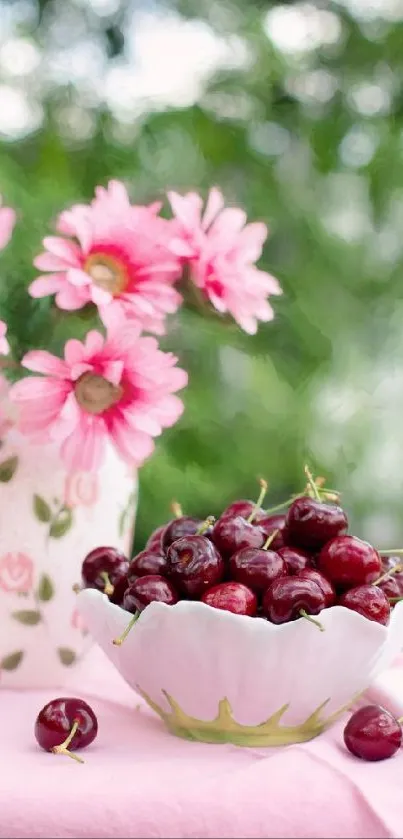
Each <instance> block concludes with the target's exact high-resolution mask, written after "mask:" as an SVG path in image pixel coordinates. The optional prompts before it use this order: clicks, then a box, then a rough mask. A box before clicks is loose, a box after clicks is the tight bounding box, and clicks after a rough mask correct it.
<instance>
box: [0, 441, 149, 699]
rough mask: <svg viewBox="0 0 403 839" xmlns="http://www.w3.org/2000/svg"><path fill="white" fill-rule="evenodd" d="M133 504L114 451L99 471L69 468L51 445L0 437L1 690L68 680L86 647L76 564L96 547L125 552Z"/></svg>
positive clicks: (128, 477) (129, 478)
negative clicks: (76, 587)
mask: <svg viewBox="0 0 403 839" xmlns="http://www.w3.org/2000/svg"><path fill="white" fill-rule="evenodd" d="M136 506H137V475H135V474H133V471H130V470H129V469H128V467H127V465H126V464H125V463H123V461H122V460H120V458H118V456H117V454H116V453H115V451H114V450H112V448H111V449H109V450H108V453H107V457H106V460H105V464H104V466H103V467H102V469H101V470H100V471H99V472H98V473H97V474H95V473H93V474H89V473H74V474H68V473H67V472H66V469H65V467H64V466H63V464H62V462H61V460H60V457H59V455H58V451H57V449H56V448H55V447H53V446H52V445H49V446H35V445H32V443H30V442H29V441H28V440H27V439H25V438H23V437H22V436H21V435H20V434H19V433H18V432H16V431H15V430H13V429H12V430H9V431H8V433H7V434H6V435H5V436H4V437H3V439H2V441H1V446H0V687H3V688H41V687H50V686H55V687H56V686H62V685H63V684H64V683H65V682H66V681H68V679H69V677H70V675H71V671H72V668H74V667H75V665H76V664H78V662H80V660H81V659H82V657H83V655H84V654H86V653H87V652H88V648H89V646H90V636H89V635H88V633H87V630H86V627H85V624H84V622H83V619H82V617H81V616H80V613H79V612H78V610H77V604H76V598H77V595H76V594H74V592H73V585H74V584H75V583H79V582H80V579H81V574H80V570H81V563H82V560H83V558H84V556H85V555H86V553H88V551H90V550H91V549H92V548H95V547H98V546H100V545H112V546H114V547H116V548H119V549H121V550H122V551H123V552H125V553H127V552H129V551H130V547H131V542H132V538H133V528H134V520H135V512H136ZM89 661H90V657H89Z"/></svg>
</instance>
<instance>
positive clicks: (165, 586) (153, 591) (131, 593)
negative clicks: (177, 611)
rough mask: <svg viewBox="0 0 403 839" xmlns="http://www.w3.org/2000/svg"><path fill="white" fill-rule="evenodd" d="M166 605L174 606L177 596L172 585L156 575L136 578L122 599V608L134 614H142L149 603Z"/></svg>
mask: <svg viewBox="0 0 403 839" xmlns="http://www.w3.org/2000/svg"><path fill="white" fill-rule="evenodd" d="M154 601H157V602H158V603H166V604H167V606H174V604H175V603H177V602H178V594H177V592H176V589H175V587H174V586H173V584H172V583H171V582H170V581H169V580H166V579H165V578H164V577H161V576H160V575H158V574H149V575H148V576H147V577H138V578H137V580H135V581H134V582H133V583H132V584H131V586H129V588H128V589H126V592H125V596H124V598H123V608H124V609H126V611H127V612H131V613H132V614H135V613H136V612H142V611H143V609H145V608H146V606H149V605H150V603H153V602H154Z"/></svg>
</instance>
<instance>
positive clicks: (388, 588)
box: [377, 575, 402, 608]
mask: <svg viewBox="0 0 403 839" xmlns="http://www.w3.org/2000/svg"><path fill="white" fill-rule="evenodd" d="M377 585H378V588H380V589H381V590H382V591H383V593H384V594H385V595H386V597H387V598H388V600H389V602H390V605H391V608H393V606H394V605H395V604H396V602H397V598H398V597H401V596H402V589H401V586H400V585H399V581H398V580H395V578H394V575H393V577H392V576H390V577H386V579H385V580H381V582H380V583H378V584H377ZM391 600H392V602H391Z"/></svg>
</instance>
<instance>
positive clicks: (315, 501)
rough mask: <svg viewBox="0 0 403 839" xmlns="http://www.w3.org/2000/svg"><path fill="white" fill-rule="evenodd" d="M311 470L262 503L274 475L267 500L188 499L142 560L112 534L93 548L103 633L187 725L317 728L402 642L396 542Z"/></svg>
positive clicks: (88, 586)
mask: <svg viewBox="0 0 403 839" xmlns="http://www.w3.org/2000/svg"><path fill="white" fill-rule="evenodd" d="M305 471H306V474H307V479H308V483H307V485H306V487H305V488H304V491H303V492H302V493H300V494H298V495H295V496H293V497H292V498H291V499H290V500H289V501H288V502H287V503H286V504H284V505H279V507H277V508H272V509H271V510H264V509H263V507H262V504H263V498H264V494H265V491H266V488H267V487H266V485H265V482H264V481H262V482H261V493H260V496H259V499H258V501H257V502H256V503H254V502H252V501H246V500H237V501H235V502H234V503H232V504H230V505H229V506H228V507H227V508H226V509H225V510H224V511H223V513H222V514H221V515H220V517H219V518H218V519H216V520H214V519H213V518H212V517H209V518H208V519H206V520H205V521H202V520H200V519H197V518H195V517H191V516H185V515H183V514H182V511H181V510H180V509H176V510H175V513H176V515H175V518H173V519H172V520H171V521H169V522H167V523H166V524H165V525H162V526H160V527H158V528H157V530H155V531H154V532H153V533H152V534H151V535H150V537H149V539H148V541H147V543H146V545H145V548H144V550H142V551H141V552H140V553H138V554H137V555H136V556H134V557H133V558H132V559H131V560H130V561H129V560H128V559H127V558H126V557H125V556H123V555H122V554H121V553H119V552H118V551H117V550H114V549H113V548H109V547H100V548H98V549H96V550H94V551H92V552H91V553H90V554H88V556H86V557H85V559H84V562H83V565H82V586H81V587H80V588H81V590H80V591H79V593H78V605H79V609H80V611H81V613H82V615H83V618H84V620H85V621H86V623H87V626H88V628H89V630H90V632H91V634H92V635H93V637H94V638H95V640H96V641H97V642H98V644H99V645H100V646H101V648H102V649H103V650H104V652H105V653H106V655H107V656H108V657H109V659H110V660H111V661H112V662H113V664H114V665H115V666H116V667H117V669H118V670H119V671H120V673H121V674H122V676H123V677H124V679H125V680H126V681H127V682H128V683H129V685H131V686H132V687H133V688H134V690H135V691H136V692H137V693H138V694H140V695H141V696H142V697H143V698H144V699H145V700H146V701H147V703H148V704H149V705H150V707H151V708H152V709H153V710H154V711H155V712H156V713H157V714H159V716H160V717H161V719H162V720H163V722H164V723H165V724H166V726H167V727H168V729H169V730H170V731H171V732H172V733H174V734H176V735H179V736H181V737H186V738H188V739H190V740H200V741H205V742H210V743H223V742H231V743H234V744H237V745H246V746H253V745H254V746H278V745H287V744H290V743H299V742H303V741H306V740H310V739H312V738H313V737H315V736H317V735H318V734H320V732H321V731H322V730H324V729H325V728H327V727H328V726H329V725H331V724H332V722H333V721H335V720H336V719H337V718H338V716H339V715H340V714H341V713H342V712H343V711H344V710H345V709H346V708H347V707H349V706H351V705H352V704H353V703H354V702H355V700H356V699H357V698H358V697H359V696H360V695H361V694H362V693H363V692H364V691H365V690H366V689H367V688H368V687H369V686H370V684H371V682H372V681H373V679H374V678H375V676H377V674H378V673H379V672H380V671H381V670H383V669H384V668H386V667H388V666H389V664H390V663H391V661H392V660H393V658H394V657H395V656H396V655H397V654H398V652H399V651H400V650H401V648H402V646H403V605H402V603H401V602H400V600H401V598H402V597H403V573H401V566H400V564H399V562H400V561H399V558H398V556H396V555H393V554H396V552H393V554H392V552H390V551H389V552H386V551H385V552H383V551H379V550H377V549H376V548H374V547H373V546H372V545H370V544H369V543H368V542H365V541H363V540H362V539H360V538H358V537H356V536H354V535H351V534H349V533H348V520H347V515H346V513H345V511H344V509H343V508H342V507H341V506H340V500H339V496H338V494H337V493H335V492H334V491H333V490H328V489H327V488H326V487H324V486H323V483H324V482H323V479H319V478H318V479H316V480H314V479H313V477H312V475H311V473H310V472H309V470H308V469H306V470H305ZM279 508H283V509H282V512H281V513H280V512H279ZM382 554H384V556H383V555H382Z"/></svg>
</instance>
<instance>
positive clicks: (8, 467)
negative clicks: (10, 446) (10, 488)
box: [0, 455, 18, 484]
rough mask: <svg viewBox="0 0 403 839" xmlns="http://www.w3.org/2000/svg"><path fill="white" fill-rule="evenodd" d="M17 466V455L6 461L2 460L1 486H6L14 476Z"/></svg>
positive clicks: (0, 467) (0, 468) (0, 471)
mask: <svg viewBox="0 0 403 839" xmlns="http://www.w3.org/2000/svg"><path fill="white" fill-rule="evenodd" d="M17 466H18V457H17V455H13V457H8V458H7V460H3V462H2V463H0V481H1V483H2V484H8V482H9V481H11V478H12V477H13V475H14V474H15V470H16V469H17Z"/></svg>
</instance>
